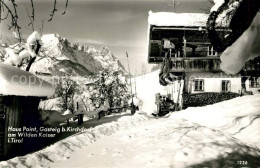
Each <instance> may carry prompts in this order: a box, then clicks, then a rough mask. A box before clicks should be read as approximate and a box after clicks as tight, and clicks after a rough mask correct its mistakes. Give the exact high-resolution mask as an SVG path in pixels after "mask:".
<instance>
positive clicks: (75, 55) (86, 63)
mask: <svg viewBox="0 0 260 168" xmlns="http://www.w3.org/2000/svg"><path fill="white" fill-rule="evenodd" d="M41 41H42V47H41V52H40V54H39V56H37V58H36V60H35V62H34V63H33V64H32V66H31V69H30V72H32V73H39V74H41V73H48V74H51V75H57V74H60V72H61V73H62V74H65V75H73V76H89V75H93V74H95V73H97V72H99V71H100V70H103V69H110V70H119V71H123V72H125V70H124V67H123V66H122V64H121V63H120V62H119V60H118V59H117V58H115V57H114V56H113V54H112V52H111V51H110V49H108V48H107V47H101V49H100V50H96V49H95V48H94V47H92V46H86V45H80V44H74V43H70V42H69V41H68V40H67V39H65V38H62V37H60V36H59V35H58V34H47V35H43V36H42V37H41ZM13 46H17V44H15V45H13ZM18 46H19V47H18V48H19V51H20V52H21V51H23V48H26V45H25V44H24V43H23V44H18ZM13 48H14V47H13ZM13 48H12V46H9V47H7V50H15V49H13ZM7 50H6V47H4V46H1V47H0V51H1V55H0V60H1V61H5V60H7V59H8V58H9V57H10V55H8V52H7ZM17 51H18V50H17ZM17 51H16V50H15V52H17ZM19 51H18V52H19ZM15 56H16V57H17V59H19V56H18V54H17V55H15ZM21 69H25V66H23V67H22V68H21Z"/></svg>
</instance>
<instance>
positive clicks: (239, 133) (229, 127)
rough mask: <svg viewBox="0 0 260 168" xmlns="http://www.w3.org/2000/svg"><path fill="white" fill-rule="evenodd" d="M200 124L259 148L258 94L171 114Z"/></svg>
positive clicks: (259, 115) (259, 107)
mask: <svg viewBox="0 0 260 168" xmlns="http://www.w3.org/2000/svg"><path fill="white" fill-rule="evenodd" d="M170 118H172V119H176V118H182V119H186V120H189V121H192V122H195V123H198V124H200V125H203V126H206V127H209V128H215V129H218V130H222V131H224V132H225V133H228V134H231V135H232V136H233V137H235V138H238V139H240V140H241V141H243V142H246V143H248V144H250V145H253V146H255V147H258V148H260V129H259V125H260V94H258V95H252V96H243V97H238V98H235V99H231V100H228V101H224V102H220V103H217V104H213V105H208V106H205V107H192V108H188V109H186V110H184V111H181V112H176V113H173V114H171V116H170Z"/></svg>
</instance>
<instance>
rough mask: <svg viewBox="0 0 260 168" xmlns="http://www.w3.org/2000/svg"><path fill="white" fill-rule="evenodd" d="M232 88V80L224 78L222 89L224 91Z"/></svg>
mask: <svg viewBox="0 0 260 168" xmlns="http://www.w3.org/2000/svg"><path fill="white" fill-rule="evenodd" d="M230 89H231V82H230V80H223V81H222V82H221V91H222V92H229V91H230Z"/></svg>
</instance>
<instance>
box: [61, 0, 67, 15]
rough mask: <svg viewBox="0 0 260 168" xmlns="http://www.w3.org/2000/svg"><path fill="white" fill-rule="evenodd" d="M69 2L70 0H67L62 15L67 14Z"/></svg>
mask: <svg viewBox="0 0 260 168" xmlns="http://www.w3.org/2000/svg"><path fill="white" fill-rule="evenodd" d="M68 2H69V0H66V5H65V10H64V12H63V13H62V15H65V13H66V11H67V7H68Z"/></svg>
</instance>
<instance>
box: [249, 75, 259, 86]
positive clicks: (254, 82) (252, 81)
mask: <svg viewBox="0 0 260 168" xmlns="http://www.w3.org/2000/svg"><path fill="white" fill-rule="evenodd" d="M250 87H251V88H257V87H259V78H258V77H251V78H250Z"/></svg>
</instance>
